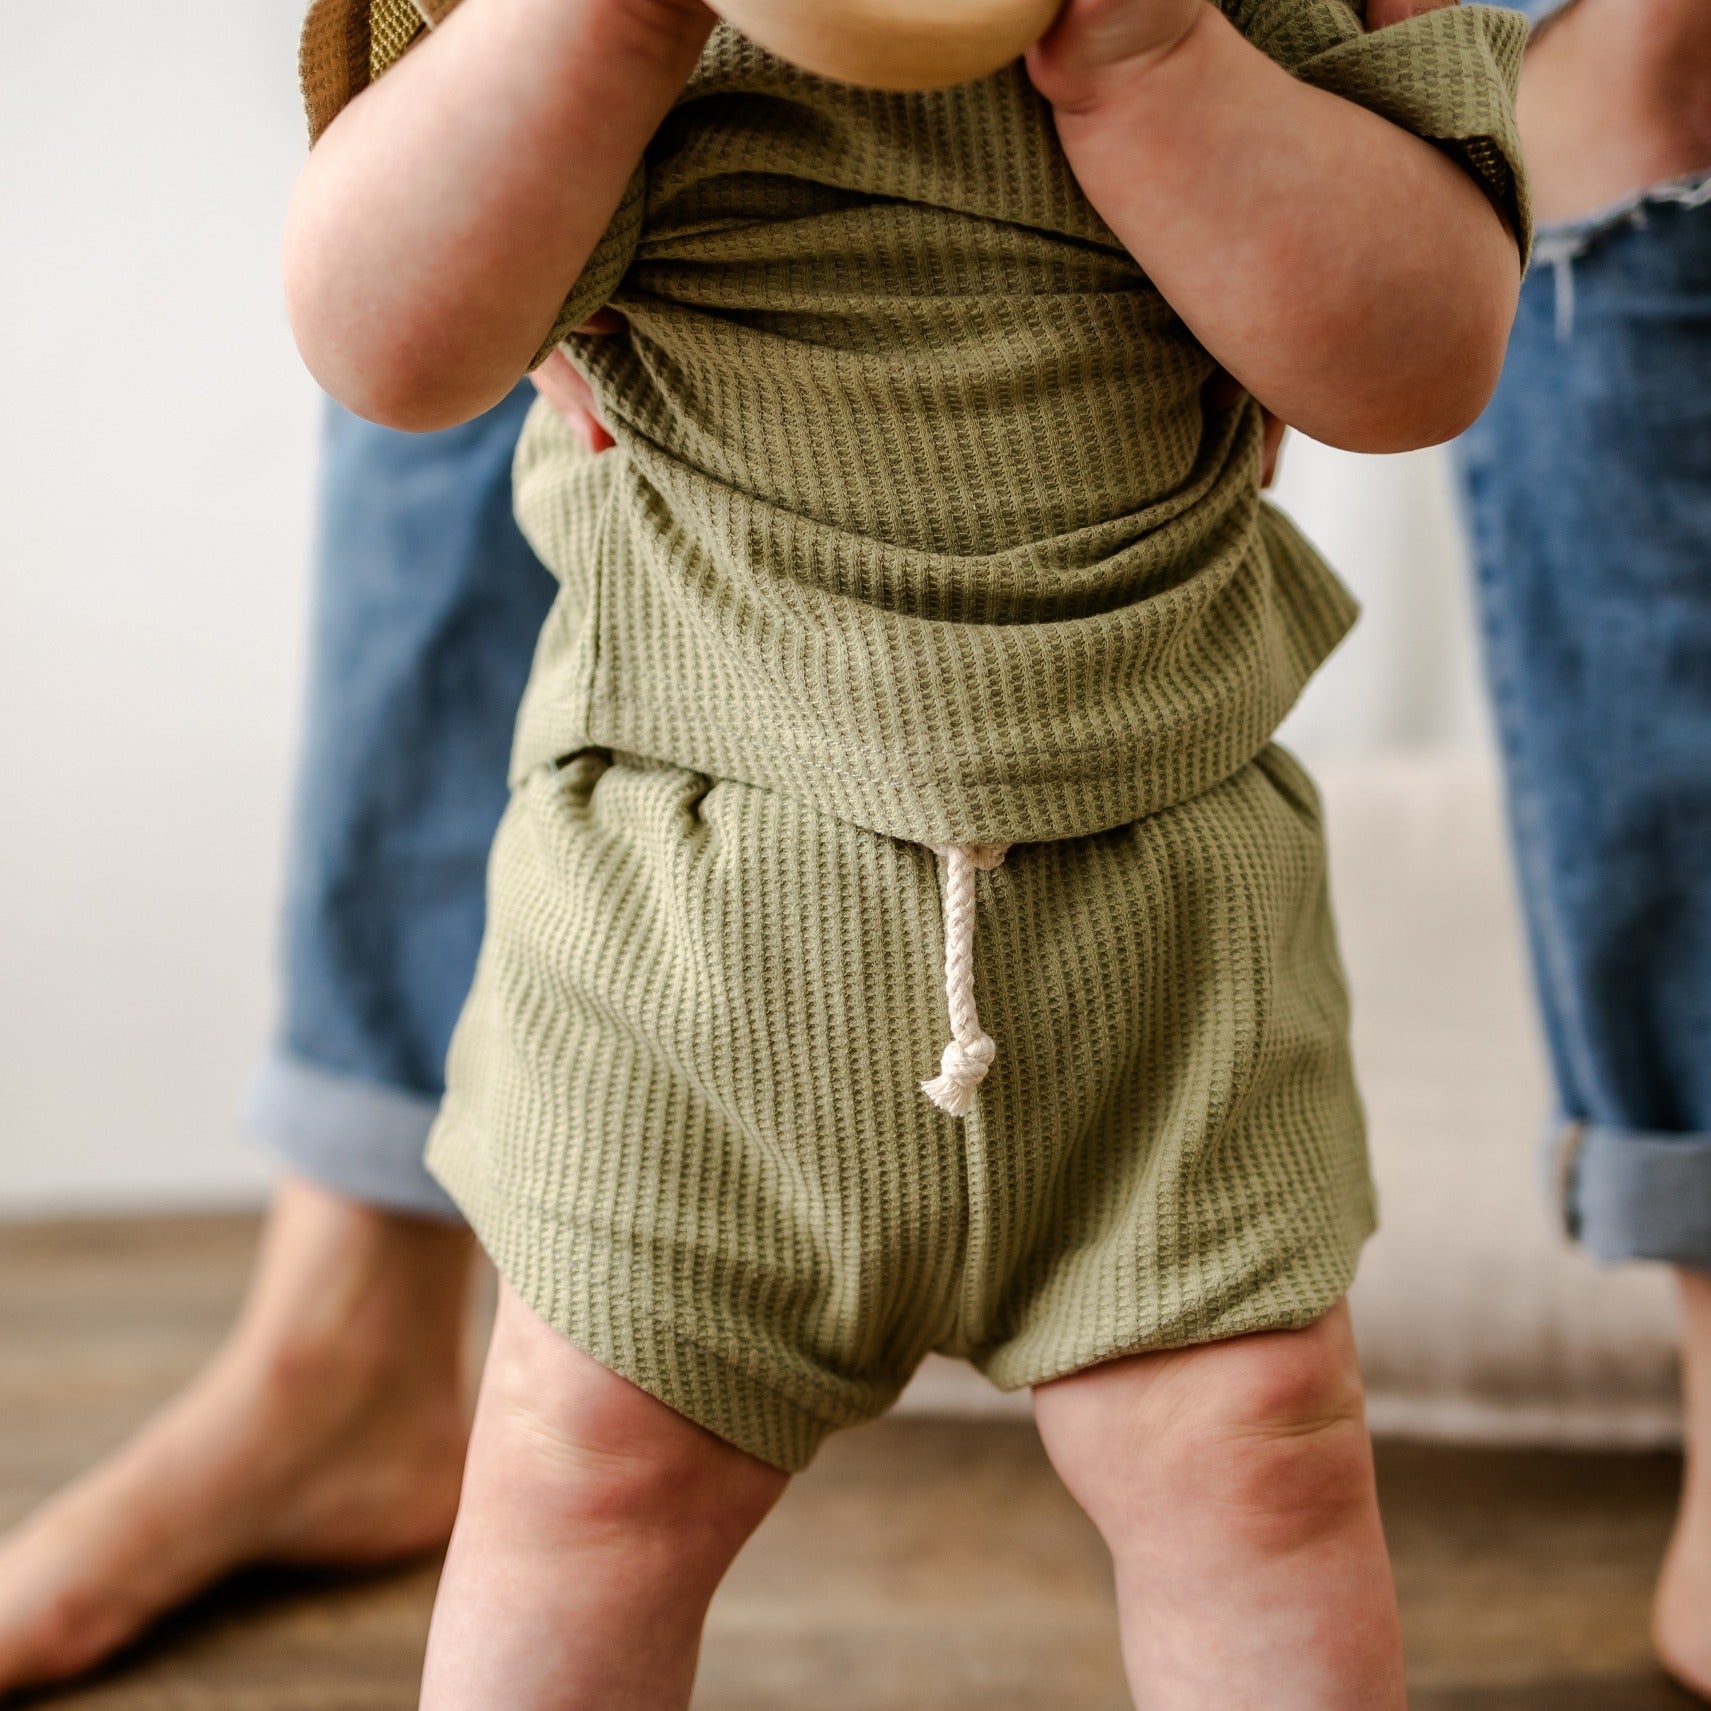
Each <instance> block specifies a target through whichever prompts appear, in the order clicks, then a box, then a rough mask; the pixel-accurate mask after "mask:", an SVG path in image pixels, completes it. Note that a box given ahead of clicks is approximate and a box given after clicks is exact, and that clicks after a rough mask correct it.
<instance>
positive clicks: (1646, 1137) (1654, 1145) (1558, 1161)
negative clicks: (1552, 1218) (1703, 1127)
mask: <svg viewBox="0 0 1711 1711" xmlns="http://www.w3.org/2000/svg"><path fill="white" fill-rule="evenodd" d="M1552 1150H1553V1154H1554V1161H1555V1174H1556V1178H1557V1184H1558V1189H1559V1192H1560V1195H1561V1205H1562V1208H1563V1215H1564V1219H1565V1222H1566V1225H1567V1228H1568V1233H1569V1235H1570V1236H1571V1237H1573V1239H1574V1240H1575V1241H1577V1242H1579V1243H1580V1245H1581V1246H1582V1247H1584V1248H1585V1249H1586V1251H1587V1252H1588V1253H1589V1254H1591V1255H1592V1256H1593V1258H1595V1259H1600V1260H1606V1261H1615V1260H1661V1261H1664V1262H1666V1263H1668V1264H1671V1265H1684V1266H1693V1267H1695V1268H1697V1269H1699V1270H1711V1134H1654V1133H1647V1132H1646V1131H1644V1130H1636V1129H1611V1128H1604V1127H1601V1126H1600V1125H1598V1124H1595V1123H1573V1124H1570V1125H1568V1126H1567V1127H1566V1128H1565V1129H1563V1130H1562V1131H1561V1132H1560V1133H1559V1135H1558V1136H1557V1137H1556V1138H1555V1140H1554V1141H1553V1147H1552Z"/></svg>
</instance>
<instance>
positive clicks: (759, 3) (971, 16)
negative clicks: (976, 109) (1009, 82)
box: [708, 0, 1062, 89]
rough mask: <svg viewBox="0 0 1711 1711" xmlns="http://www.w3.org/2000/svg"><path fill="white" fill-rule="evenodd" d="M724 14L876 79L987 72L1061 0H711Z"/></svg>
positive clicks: (805, 64)
mask: <svg viewBox="0 0 1711 1711" xmlns="http://www.w3.org/2000/svg"><path fill="white" fill-rule="evenodd" d="M708 3H709V4H710V5H711V6H712V7H713V9H714V11H716V12H717V13H718V14H719V15H720V16H721V17H722V18H724V19H725V20H726V22H727V23H730V24H734V25H735V26H736V27H737V29H739V30H741V31H742V33H743V34H744V35H745V36H747V37H748V38H749V40H750V41H752V42H755V43H756V44H758V45H759V46H760V47H763V48H765V49H766V50H767V52H768V53H775V54H777V55H778V57H779V58H780V59H787V60H789V61H790V62H791V63H792V64H793V65H799V66H801V67H802V69H803V70H804V71H812V72H817V73H818V74H819V75H820V76H821V77H831V78H836V79H837V80H838V81H839V82H840V83H862V84H866V85H867V86H868V87H869V88H873V89H943V88H947V87H948V86H949V85H951V84H953V83H968V82H970V81H972V80H973V79H974V78H977V77H986V76H988V75H989V74H990V73H992V72H994V71H997V70H998V69H999V67H1000V66H1005V65H1008V64H1009V63H1010V61H1011V60H1013V59H1015V58H1017V57H1018V56H1019V55H1021V54H1023V53H1025V52H1026V51H1027V50H1028V49H1029V48H1030V47H1032V46H1033V45H1034V43H1035V42H1037V41H1038V40H1039V39H1040V37H1041V36H1043V35H1044V34H1045V33H1046V31H1047V30H1048V29H1049V28H1050V27H1051V22H1052V19H1053V18H1055V17H1056V16H1057V11H1058V7H1059V5H1060V4H1061V3H1062V0H708Z"/></svg>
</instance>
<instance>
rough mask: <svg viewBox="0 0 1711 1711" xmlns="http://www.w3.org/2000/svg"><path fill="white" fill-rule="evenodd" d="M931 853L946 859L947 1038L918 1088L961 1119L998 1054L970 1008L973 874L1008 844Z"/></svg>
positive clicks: (993, 862)
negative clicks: (932, 1071) (934, 1067)
mask: <svg viewBox="0 0 1711 1711" xmlns="http://www.w3.org/2000/svg"><path fill="white" fill-rule="evenodd" d="M933 853H934V854H935V855H938V856H942V857H943V858H944V863H945V1001H946V1004H947V1006H948V1008H949V1010H950V1017H951V1042H950V1044H949V1045H948V1046H946V1047H945V1052H944V1056H943V1057H942V1058H941V1059H940V1060H939V1073H938V1074H937V1075H936V1076H934V1077H933V1078H932V1080H930V1081H923V1082H922V1083H921V1091H922V1092H923V1093H924V1094H926V1096H927V1097H928V1098H929V1099H930V1100H932V1102H933V1103H934V1104H935V1105H937V1106H938V1108H939V1109H940V1110H941V1111H943V1112H945V1113H946V1114H947V1115H948V1116H952V1117H963V1116H966V1115H967V1114H968V1111H969V1108H970V1107H971V1106H972V1105H973V1104H974V1090H975V1089H976V1088H977V1087H979V1086H980V1084H981V1082H983V1081H984V1080H985V1079H986V1072H987V1071H988V1070H989V1069H991V1068H992V1064H993V1060H994V1059H995V1058H996V1057H997V1056H998V1046H997V1043H996V1042H995V1041H994V1040H993V1038H992V1036H991V1035H990V1034H988V1033H987V1032H986V1031H985V1029H983V1028H982V1027H981V1025H980V1015H979V1012H978V1011H976V1009H975V1007H974V876H975V874H976V873H987V872H990V871H991V870H992V869H993V868H995V867H997V866H998V865H999V864H1000V863H1001V862H1002V861H1003V860H1004V858H1005V856H1006V855H1008V854H1009V853H1010V846H1009V845H1008V844H952V845H951V846H950V847H949V848H946V849H939V850H935V851H934V852H933Z"/></svg>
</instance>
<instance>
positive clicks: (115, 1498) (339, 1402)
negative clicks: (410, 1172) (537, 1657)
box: [0, 1181, 473, 1698]
mask: <svg viewBox="0 0 1711 1711" xmlns="http://www.w3.org/2000/svg"><path fill="white" fill-rule="evenodd" d="M472 1252H473V1248H472V1244H471V1242H470V1240H469V1237H468V1235H467V1234H466V1233H465V1232H463V1231H461V1230H458V1229H454V1228H452V1227H449V1226H447V1225H443V1224H436V1223H431V1222H429V1221H426V1220H422V1219H413V1218H402V1217H395V1216H392V1215H389V1214H385V1213H380V1212H377V1211H375V1210H373V1209H371V1208H368V1207H363V1206H359V1205H356V1204H354V1203H352V1202H350V1201H346V1200H342V1199H340V1198H338V1197H336V1196H334V1195H331V1194H328V1193H326V1192H325V1191H324V1190H321V1189H318V1188H315V1187H313V1186H311V1185H310V1184H308V1183H304V1182H299V1181H287V1182H286V1183H285V1184H284V1185H282V1187H281V1188H280V1191H279V1193H278V1196H277V1197H276V1200H275V1202H274V1207H273V1211H272V1214H271V1216H270V1218H269V1221H268V1229H267V1234H266V1237H265V1239H264V1242H263V1245H262V1250H261V1255H260V1258H259V1259H258V1262H257V1266H256V1274H255V1279H254V1282H253V1284H252V1286H251V1293H250V1298H249V1301H248V1302H247V1304H246V1306H245V1309H244V1312H243V1314H242V1316H241V1318H240V1320H239V1323H238V1325H237V1327H236V1328H235V1330H234V1331H233V1333H232V1335H231V1337H230V1339H229V1340H228V1341H227V1343H226V1344H225V1346H224V1347H223V1348H222V1349H221V1350H220V1351H219V1353H218V1354H216V1355H215V1357H214V1359H213V1360H212V1361H211V1362H210V1363H209V1365H208V1367H207V1368H206V1369H205V1370H204V1371H203V1372H202V1374H201V1375H200V1376H199V1377H198V1378H197V1379H196V1380H195V1382H194V1383H193V1384H191V1386H190V1387H189V1388H188V1389H187V1390H186V1391H185V1392H184V1393H183V1394H182V1395H181V1396H179V1397H178V1398H177V1399H176V1400H175V1401H174V1402H173V1403H171V1404H170V1405H169V1406H168V1407H167V1408H166V1410H165V1411H164V1412H163V1413H161V1414H160V1415H159V1416H157V1417H156V1418H155V1419H154V1420H152V1421H151V1422H150V1423H149V1424H148V1425H146V1426H145V1427H143V1428H142V1430H141V1431H139V1432H138V1433H137V1435H136V1436H135V1437H134V1438H132V1439H131V1440H130V1441H129V1442H128V1443H127V1444H125V1445H124V1446H123V1447H122V1448H121V1449H119V1450H118V1451H117V1452H116V1453H115V1454H114V1455H113V1456H112V1457H111V1458H110V1459H109V1460H107V1461H105V1462H103V1463H102V1464H101V1465H100V1466H98V1467H97V1468H95V1469H94V1471H93V1472H91V1473H89V1474H87V1475H85V1476H84V1477H83V1478H82V1479H80V1480H79V1481H77V1483H75V1484H74V1485H72V1486H70V1487H69V1488H68V1489H66V1490H65V1491H63V1492H61V1493H60V1494H59V1495H58V1496H57V1497H55V1498H53V1499H52V1500H50V1501H49V1502H48V1503H47V1504H46V1505H44V1506H43V1507H42V1508H41V1509H40V1510H38V1511H37V1512H36V1513H35V1514H34V1515H33V1516H31V1517H30V1518H29V1519H27V1520H26V1521H25V1522H24V1523H23V1524H22V1525H21V1526H20V1527H19V1528H18V1529H17V1530H16V1531H15V1532H13V1533H12V1534H11V1535H10V1536H8V1537H6V1538H5V1539H3V1540H0V1698H4V1697H5V1696H7V1695H8V1694H10V1693H12V1692H15V1691H17V1690H18V1689H20V1688H23V1687H27V1686H36V1685H41V1684H44V1683H48V1682H53V1681H60V1680H64V1679H65V1678H67V1677H69V1676H73V1675H77V1674H80V1673H82V1672H83V1671H84V1670H87V1669H89V1668H91V1667H93V1666H94V1665H95V1664H97V1663H99V1662H101V1661H102V1660H103V1659H104V1658H106V1657H108V1656H109V1655H111V1654H112V1653H113V1652H114V1651H116V1650H118V1649H119V1648H120V1647H121V1646H123V1645H125V1644H127V1643H128V1642H130V1641H131V1640H133V1639H135V1638H136V1637H137V1636H138V1635H139V1634H141V1633H142V1632H143V1630H144V1629H146V1628H147V1627H148V1626H149V1625H150V1624H151V1623H153V1622H154V1621H156V1620H157V1619H158V1618H159V1617H161V1616H163V1615H164V1614H166V1613H167V1612H168V1611H170V1610H172V1609H174V1608H175V1607H176V1606H178V1605H180V1604H182V1603H184V1602H185V1601H186V1600H187V1599H189V1598H191V1597H193V1596H194V1595H195V1594H197V1593H198V1592H201V1591H202V1590H204V1589H205V1588H206V1587H208V1586H209V1585H211V1584H212V1583H213V1582H214V1581H216V1580H218V1579H220V1578H221V1577H222V1576H224V1575H226V1574H229V1573H230V1572H231V1571H232V1570H234V1569H237V1568H240V1567H243V1566H245V1565H247V1564H252V1563H258V1562H294V1563H310V1562H312V1563H328V1564H340V1565H351V1566H358V1565H365V1564H373V1563H381V1562H386V1561H389V1560H392V1559H395V1558H399V1557H404V1556H409V1555H413V1554H415V1553H417V1552H420V1551H425V1550H428V1549H430V1548H432V1547H434V1546H437V1545H440V1544H442V1543H444V1541H445V1540H446V1538H447V1537H448V1536H449V1534H450V1532H451V1524H452V1518H453V1515H454V1513H455V1511H456V1508H457V1498H458V1487H459V1483H460V1480H461V1476H462V1468H463V1454H464V1447H465V1443H466V1440H467V1435H468V1423H467V1409H466V1402H465V1394H464V1392H465V1382H464V1373H465V1364H464V1363H465V1351H464V1332H465V1308H466V1303H467V1296H468V1288H469V1278H470V1266H471V1258H472Z"/></svg>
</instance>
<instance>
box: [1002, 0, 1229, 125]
mask: <svg viewBox="0 0 1711 1711" xmlns="http://www.w3.org/2000/svg"><path fill="white" fill-rule="evenodd" d="M1121 3H1122V0H1118V5H1119V6H1120V5H1121ZM1131 3H1132V0H1131ZM1113 9H1114V8H1113V6H1112V4H1111V0H1087V4H1086V5H1085V7H1083V5H1082V0H1070V4H1069V5H1068V6H1067V7H1066V8H1065V10H1064V12H1063V14H1062V15H1061V16H1060V18H1059V20H1058V23H1057V24H1056V25H1055V26H1054V27H1053V29H1052V30H1051V31H1050V32H1049V33H1048V34H1047V35H1046V37H1045V38H1044V40H1043V41H1041V42H1040V43H1038V44H1037V45H1036V46H1035V47H1034V48H1033V49H1032V50H1031V51H1030V52H1029V55H1028V72H1029V75H1030V76H1031V77H1032V79H1033V82H1034V86H1035V88H1037V89H1038V90H1039V92H1040V93H1041V94H1042V95H1043V96H1044V97H1045V98H1046V99H1047V100H1048V101H1049V102H1051V104H1052V107H1053V109H1054V110H1055V111H1056V113H1057V115H1058V117H1059V118H1060V120H1061V119H1062V118H1064V117H1067V116H1076V117H1087V118H1093V117H1095V116H1097V115H1098V114H1100V113H1101V112H1103V111H1106V110H1108V109H1111V108H1113V107H1122V106H1126V105H1128V104H1129V103H1130V102H1131V101H1133V100H1134V99H1135V98H1136V97H1137V96H1138V95H1140V94H1141V92H1142V91H1143V90H1144V89H1145V88H1147V87H1148V86H1149V85H1156V84H1157V83H1158V81H1159V79H1158V76H1157V73H1158V72H1159V70H1160V68H1161V67H1164V66H1166V65H1168V64H1171V63H1173V62H1175V61H1177V60H1178V59H1179V58H1180V57H1182V56H1184V55H1188V56H1192V54H1193V52H1194V50H1195V48H1196V46H1197V44H1198V42H1199V41H1200V39H1201V38H1203V37H1204V36H1205V35H1206V33H1207V25H1208V21H1209V19H1210V17H1211V15H1212V13H1213V11H1214V8H1213V6H1212V5H1210V4H1209V0H1154V4H1152V5H1151V6H1150V7H1149V8H1146V9H1145V12H1144V15H1137V16H1136V17H1135V19H1134V20H1133V21H1132V22H1130V21H1129V20H1126V19H1124V18H1123V17H1122V15H1121V13H1120V12H1119V15H1118V16H1117V17H1116V18H1115V19H1112V18H1109V17H1103V18H1102V17H1098V16H1095V14H1097V13H1099V12H1104V13H1106V14H1109V13H1110V12H1111V11H1112V10H1113ZM1135 11H1136V13H1137V14H1141V13H1142V8H1140V7H1138V6H1136V7H1135ZM1084 19H1090V20H1091V21H1087V22H1084Z"/></svg>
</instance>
